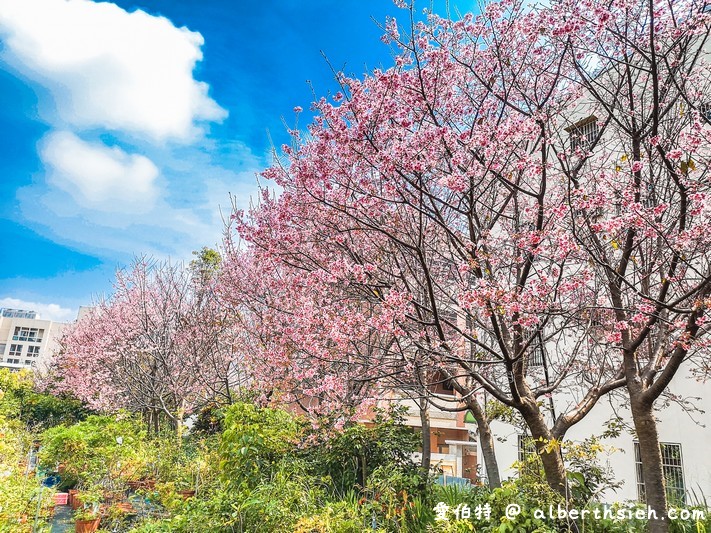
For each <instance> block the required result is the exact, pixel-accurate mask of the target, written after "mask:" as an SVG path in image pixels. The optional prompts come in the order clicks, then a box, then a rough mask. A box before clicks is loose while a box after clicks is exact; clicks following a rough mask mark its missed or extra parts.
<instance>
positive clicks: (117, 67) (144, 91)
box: [0, 0, 227, 141]
mask: <svg viewBox="0 0 711 533" xmlns="http://www.w3.org/2000/svg"><path fill="white" fill-rule="evenodd" d="M0 37H1V38H2V39H3V41H4V47H5V50H4V51H3V54H2V57H3V59H5V60H6V61H7V62H9V63H10V64H12V65H13V66H14V68H16V69H17V70H18V71H20V72H21V73H22V74H23V75H25V76H27V77H28V78H30V79H33V80H34V81H36V82H38V83H40V84H41V85H44V86H45V87H46V88H48V89H49V90H50V93H51V94H52V96H53V98H54V103H55V107H56V112H57V113H58V115H59V117H60V118H61V120H63V121H65V122H66V123H68V124H70V125H74V126H77V127H80V128H87V127H101V128H106V129H109V130H114V131H126V132H131V133H132V134H135V135H139V136H146V137H148V138H151V139H154V140H165V139H175V140H184V141H185V140H190V139H192V138H194V137H195V135H196V134H197V133H198V132H199V129H198V128H197V127H196V126H195V122H196V121H215V120H221V119H223V118H224V117H225V116H226V114H227V113H226V111H225V110H224V109H222V108H221V107H220V106H219V105H218V104H217V103H216V102H215V101H214V100H212V99H211V98H210V97H209V96H208V85H207V84H205V83H203V82H199V81H196V80H195V79H194V78H193V69H194V68H195V64H196V62H198V61H200V60H201V59H202V52H201V50H200V49H201V46H202V45H203V42H204V41H203V37H202V35H200V34H199V33H196V32H192V31H190V30H188V29H187V28H176V27H175V26H174V25H173V23H172V22H171V21H170V20H168V19H166V18H164V17H155V16H152V15H149V14H147V13H145V12H143V11H141V10H136V11H134V12H132V13H128V12H126V11H124V10H123V9H121V8H120V7H118V6H116V5H115V4H112V3H108V2H102V3H95V2H91V1H87V0H0Z"/></svg>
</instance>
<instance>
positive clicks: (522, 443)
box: [518, 435, 538, 463]
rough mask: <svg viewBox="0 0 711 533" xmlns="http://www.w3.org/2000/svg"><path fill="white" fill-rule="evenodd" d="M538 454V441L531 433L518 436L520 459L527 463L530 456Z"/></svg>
mask: <svg viewBox="0 0 711 533" xmlns="http://www.w3.org/2000/svg"><path fill="white" fill-rule="evenodd" d="M535 455H538V452H537V451H536V443H535V442H534V441H533V438H532V437H530V436H529V435H519V436H518V460H519V461H520V462H522V463H525V462H526V460H527V459H528V458H529V457H532V456H535Z"/></svg>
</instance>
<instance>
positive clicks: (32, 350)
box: [27, 346, 40, 357]
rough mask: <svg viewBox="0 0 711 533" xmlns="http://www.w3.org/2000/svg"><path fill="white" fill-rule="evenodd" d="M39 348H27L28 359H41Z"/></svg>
mask: <svg viewBox="0 0 711 533" xmlns="http://www.w3.org/2000/svg"><path fill="white" fill-rule="evenodd" d="M39 351H40V347H39V346H28V347H27V357H39Z"/></svg>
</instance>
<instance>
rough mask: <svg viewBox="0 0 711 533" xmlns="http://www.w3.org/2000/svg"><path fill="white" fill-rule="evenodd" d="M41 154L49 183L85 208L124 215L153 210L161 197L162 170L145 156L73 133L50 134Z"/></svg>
mask: <svg viewBox="0 0 711 533" xmlns="http://www.w3.org/2000/svg"><path fill="white" fill-rule="evenodd" d="M43 144H44V146H43V148H42V149H41V151H40V156H41V158H42V161H43V162H44V163H45V167H46V168H47V171H48V180H49V181H50V182H51V183H54V184H55V185H56V186H58V187H59V188H61V189H63V190H65V191H67V192H69V193H70V194H71V195H72V196H73V197H74V200H75V201H76V202H77V203H78V204H80V205H82V206H84V207H90V208H94V209H101V210H103V211H121V212H124V213H135V212H145V211H147V210H149V209H150V208H151V207H152V206H153V205H154V202H155V200H156V198H157V196H158V190H157V187H156V183H155V181H156V178H157V177H158V174H159V171H158V168H157V167H156V166H155V165H154V164H153V162H152V161H151V160H150V159H148V158H147V157H144V156H142V155H136V154H127V153H126V152H124V151H123V150H121V149H120V148H118V147H113V148H109V147H108V146H105V145H103V144H92V143H87V142H84V141H82V140H81V139H80V138H79V137H77V136H76V135H74V134H73V133H70V132H67V131H62V132H54V133H50V134H49V135H48V136H47V137H46V139H45V141H44V143H43Z"/></svg>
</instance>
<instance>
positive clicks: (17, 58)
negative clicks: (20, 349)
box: [0, 0, 473, 320]
mask: <svg viewBox="0 0 711 533" xmlns="http://www.w3.org/2000/svg"><path fill="white" fill-rule="evenodd" d="M449 4H450V6H449V7H450V9H452V10H453V11H456V10H464V9H466V7H467V5H469V4H473V2H468V1H464V0H462V1H460V2H459V3H457V2H450V3H449ZM425 7H432V8H433V9H434V10H435V11H436V12H439V13H440V14H444V13H445V1H444V0H441V1H439V0H438V2H436V3H435V4H434V5H433V6H430V2H429V1H427V2H424V1H423V2H420V3H419V4H417V11H418V12H421V10H422V8H425ZM387 16H395V17H396V18H397V19H398V20H399V21H402V22H406V21H407V18H408V17H407V12H406V11H403V10H400V9H398V8H396V7H395V5H394V4H393V3H392V2H391V0H360V1H359V0H341V1H338V2H333V1H326V0H263V1H261V2H243V1H237V2H235V1H232V2H229V1H223V0H201V1H193V0H190V1H182V0H181V1H175V0H139V1H123V0H119V1H116V2H115V3H108V2H101V3H98V2H92V1H89V0H69V1H66V0H0V176H2V178H1V179H0V242H1V243H2V245H1V246H0V250H1V251H0V307H3V306H4V307H22V308H32V309H35V310H37V311H39V312H40V313H41V314H42V315H43V317H44V318H53V319H58V320H71V319H73V318H74V315H75V313H76V309H77V308H78V306H79V305H87V304H89V303H91V301H92V299H94V298H95V297H96V296H97V295H100V294H104V293H108V292H110V290H111V281H112V279H113V274H114V271H115V269H116V268H117V267H120V266H124V265H126V264H128V263H129V262H130V261H131V259H132V257H134V256H135V255H141V254H147V255H151V256H154V257H156V258H160V259H165V258H168V257H170V258H171V259H173V260H189V259H190V253H191V251H192V250H197V249H199V248H201V247H202V246H215V245H217V244H218V242H219V240H220V238H221V232H222V222H221V217H222V215H223V214H226V213H228V212H229V207H230V194H232V195H233V197H234V198H235V201H236V202H237V204H238V205H240V206H242V207H246V206H247V205H248V204H249V198H250V196H251V195H253V194H254V192H255V190H256V179H255V175H256V173H258V172H259V171H260V170H262V169H263V168H264V167H265V166H267V165H268V164H269V161H270V157H269V150H270V146H271V142H272V141H273V143H274V144H275V145H276V146H279V145H280V144H281V143H282V142H284V141H286V140H287V137H286V135H285V126H284V121H285V122H286V123H287V124H288V125H289V126H293V125H294V123H295V122H294V121H295V114H294V111H293V109H294V107H296V106H301V107H303V108H304V110H306V111H305V112H304V114H303V116H301V117H300V118H299V126H300V127H303V126H305V125H306V124H307V123H308V121H309V119H310V116H309V114H308V109H309V106H310V103H311V101H312V100H313V99H314V96H313V93H315V95H316V96H317V97H320V96H325V95H327V94H328V93H329V91H334V90H335V85H334V82H333V79H332V74H331V71H330V69H329V67H328V65H327V64H326V62H325V61H324V59H323V57H322V56H321V51H323V52H325V53H326V54H327V55H328V58H329V60H330V62H331V64H332V65H333V66H334V67H335V68H338V69H343V70H344V71H345V72H346V73H347V74H350V75H358V76H360V75H361V74H362V73H363V72H366V71H370V70H372V69H373V68H387V67H389V66H390V65H391V62H392V60H391V51H390V49H389V48H388V47H387V46H386V45H384V44H383V43H382V42H381V41H380V37H381V35H382V31H381V29H380V28H379V27H378V26H377V24H376V23H375V22H374V20H375V21H378V22H380V23H384V22H385V19H386V17H387ZM312 91H313V93H312ZM270 139H271V140H270Z"/></svg>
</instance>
